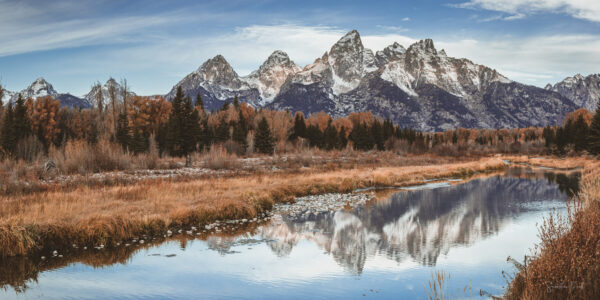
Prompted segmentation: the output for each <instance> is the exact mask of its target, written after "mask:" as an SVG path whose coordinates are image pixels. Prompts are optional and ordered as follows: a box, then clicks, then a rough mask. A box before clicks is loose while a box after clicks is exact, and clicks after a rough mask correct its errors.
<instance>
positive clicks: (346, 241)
mask: <svg viewBox="0 0 600 300" xmlns="http://www.w3.org/2000/svg"><path fill="white" fill-rule="evenodd" d="M506 175H507V176H494V177H490V178H485V179H476V180H472V181H469V182H467V183H464V184H458V185H455V186H452V187H449V188H440V189H429V190H419V191H405V192H398V193H395V194H393V195H391V196H390V197H388V198H387V199H384V200H380V201H377V202H376V203H373V204H371V205H369V206H367V207H359V208H357V209H354V210H352V211H338V212H328V213H324V214H319V215H314V214H304V215H302V216H301V217H298V218H294V219H285V222H283V223H281V224H274V225H270V226H265V227H262V228H260V229H259V232H260V235H261V236H263V237H265V238H268V239H271V240H273V241H272V242H269V246H270V247H271V248H272V250H273V252H275V253H276V254H277V255H280V256H285V255H287V254H289V253H290V252H291V251H292V249H293V247H294V245H296V244H297V243H298V242H299V241H301V240H310V241H312V242H314V243H316V244H317V245H319V247H320V248H321V249H323V250H325V251H326V252H328V253H330V254H331V255H332V257H333V258H334V259H335V260H336V261H337V262H338V264H340V265H341V266H343V267H344V268H346V269H347V270H349V271H350V272H352V273H354V274H360V273H361V272H362V270H363V268H364V265H365V261H366V258H367V257H370V256H375V255H378V254H383V255H385V256H386V257H388V258H389V259H392V260H395V261H397V262H403V261H405V260H407V259H412V260H414V261H416V262H418V263H420V264H422V265H427V266H432V265H435V264H436V262H437V259H438V257H439V256H440V254H446V253H448V251H449V249H450V248H451V247H453V246H456V245H464V246H468V245H471V244H473V243H475V242H476V241H479V240H482V239H484V238H486V237H487V236H489V235H492V234H495V233H497V232H498V231H500V230H501V228H502V227H503V225H504V224H505V223H506V222H508V221H510V220H511V219H512V218H514V217H516V216H518V215H519V214H522V213H524V212H527V211H531V210H542V209H544V210H545V209H549V207H550V206H556V207H559V206H563V205H564V204H562V202H561V201H563V200H564V199H566V197H565V194H566V193H568V194H572V193H573V192H574V191H576V190H577V188H578V178H579V176H580V175H578V174H572V175H565V174H552V173H548V172H546V173H531V172H526V171H525V172H524V171H515V170H511V173H508V174H506ZM550 181H552V182H556V183H558V185H549V184H548V182H550Z"/></svg>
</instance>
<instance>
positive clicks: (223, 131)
mask: <svg viewBox="0 0 600 300" xmlns="http://www.w3.org/2000/svg"><path fill="white" fill-rule="evenodd" d="M229 138H230V135H229V123H227V122H226V121H225V119H221V120H220V121H219V124H218V125H217V128H216V130H215V141H216V142H220V143H223V142H225V141H227V140H228V139H229Z"/></svg>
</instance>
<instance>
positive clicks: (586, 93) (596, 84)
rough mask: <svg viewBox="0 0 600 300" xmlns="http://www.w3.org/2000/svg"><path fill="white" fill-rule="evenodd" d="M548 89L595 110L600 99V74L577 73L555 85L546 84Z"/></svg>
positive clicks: (590, 109)
mask: <svg viewBox="0 0 600 300" xmlns="http://www.w3.org/2000/svg"><path fill="white" fill-rule="evenodd" d="M546 90H550V91H554V92H557V93H559V94H561V95H563V96H565V97H567V98H569V99H570V100H571V101H573V102H574V103H575V104H577V105H579V106H581V107H583V108H586V109H587V110H589V111H592V112H593V111H595V110H596V108H597V106H598V102H599V101H600V74H591V75H588V76H586V77H583V76H582V75H581V74H576V75H575V76H572V77H567V78H565V79H564V80H563V81H561V82H558V83H556V84H554V85H550V84H548V85H546Z"/></svg>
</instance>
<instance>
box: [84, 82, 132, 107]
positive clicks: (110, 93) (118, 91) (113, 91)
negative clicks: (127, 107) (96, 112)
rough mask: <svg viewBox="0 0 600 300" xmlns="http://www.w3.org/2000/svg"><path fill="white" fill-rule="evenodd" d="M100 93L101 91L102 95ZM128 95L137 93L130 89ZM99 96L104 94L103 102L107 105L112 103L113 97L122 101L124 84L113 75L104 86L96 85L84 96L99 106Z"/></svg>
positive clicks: (88, 101) (90, 102) (92, 104)
mask: <svg viewBox="0 0 600 300" xmlns="http://www.w3.org/2000/svg"><path fill="white" fill-rule="evenodd" d="M98 93H100V95H99V94H98ZM127 95H128V97H131V96H134V95H135V93H133V92H131V91H128V93H127ZM99 96H102V104H103V105H105V106H107V105H110V104H111V103H112V100H113V98H114V100H116V101H117V103H121V102H123V86H121V84H119V83H118V82H117V81H116V80H115V79H114V78H112V77H111V78H109V79H108V80H107V81H106V83H104V85H102V86H100V84H97V85H94V86H93V87H92V89H91V90H90V92H89V93H87V94H86V95H84V96H83V98H84V99H85V100H86V101H87V103H88V104H90V105H91V106H97V105H98V97H99Z"/></svg>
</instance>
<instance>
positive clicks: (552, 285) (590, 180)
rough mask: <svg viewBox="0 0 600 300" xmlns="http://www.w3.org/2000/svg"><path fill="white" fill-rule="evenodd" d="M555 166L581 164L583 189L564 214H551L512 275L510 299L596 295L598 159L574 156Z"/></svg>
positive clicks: (599, 289)
mask: <svg viewBox="0 0 600 300" xmlns="http://www.w3.org/2000/svg"><path fill="white" fill-rule="evenodd" d="M555 163H556V164H555V165H554V166H555V167H563V168H570V167H574V166H581V165H582V164H581V163H583V166H584V172H583V179H582V183H581V190H580V192H579V194H578V195H577V198H576V199H574V201H573V203H572V204H571V205H570V210H569V213H568V215H567V216H566V217H561V216H557V215H551V216H550V217H548V218H546V219H545V220H544V223H543V224H542V226H541V227H540V238H541V242H540V244H539V245H538V246H537V247H536V250H535V253H534V257H533V260H531V261H530V262H529V263H528V265H527V267H526V269H524V270H523V271H521V272H519V273H518V274H516V275H515V277H514V279H513V281H512V282H511V284H510V286H509V289H508V291H507V294H506V298H508V299H599V298H600V277H598V275H599V274H600V162H598V160H590V159H586V158H576V159H573V161H571V162H564V161H556V162H555Z"/></svg>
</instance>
